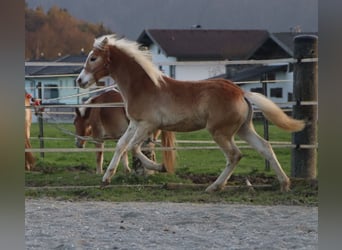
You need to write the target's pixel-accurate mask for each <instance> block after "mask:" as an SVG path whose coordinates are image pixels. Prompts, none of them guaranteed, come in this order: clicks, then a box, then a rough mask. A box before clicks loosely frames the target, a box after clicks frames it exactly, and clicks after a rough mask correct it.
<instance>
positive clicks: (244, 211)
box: [25, 199, 318, 249]
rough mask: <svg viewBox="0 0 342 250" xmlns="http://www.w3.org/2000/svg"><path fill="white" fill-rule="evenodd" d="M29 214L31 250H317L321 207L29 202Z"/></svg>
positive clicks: (27, 227)
mask: <svg viewBox="0 0 342 250" xmlns="http://www.w3.org/2000/svg"><path fill="white" fill-rule="evenodd" d="M75 211H77V213H75ZM25 214H26V216H25V241H26V249H318V208H317V207H305V206H279V205H278V206H252V205H239V204H224V203H220V204H217V203H216V204H193V203H165V202H161V203H160V202H158V203H150V202H149V203H146V202H138V203H137V202H128V203H117V202H93V201H83V202H76V201H74V202H70V201H57V200H52V199H38V200H37V199H26V204H25ZM275 218H277V219H276V220H275Z"/></svg>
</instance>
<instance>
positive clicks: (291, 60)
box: [25, 58, 318, 67]
mask: <svg viewBox="0 0 342 250" xmlns="http://www.w3.org/2000/svg"><path fill="white" fill-rule="evenodd" d="M298 62H301V63H306V62H318V58H302V59H300V60H299V59H294V58H284V59H267V60H232V61H231V60H220V61H196V62H154V64H155V65H157V66H159V65H160V66H171V65H175V66H185V65H194V66H202V65H209V66H212V65H236V64H241V65H242V64H244V65H246V64H289V63H298ZM25 66H37V67H47V66H84V62H83V63H72V62H25Z"/></svg>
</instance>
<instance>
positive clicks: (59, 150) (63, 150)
mask: <svg viewBox="0 0 342 250" xmlns="http://www.w3.org/2000/svg"><path fill="white" fill-rule="evenodd" d="M271 145H272V147H273V148H298V147H300V148H318V145H309V144H301V145H300V146H298V145H293V144H283V145H282V144H272V143H271ZM239 148H240V149H252V147H251V146H249V145H239ZM217 149H220V147H218V146H202V147H201V146H186V147H179V146H177V147H156V148H154V149H153V150H155V151H166V150H217ZM142 150H149V148H142ZM114 151H115V148H29V149H25V152H32V153H38V152H40V153H41V152H44V153H67V152H68V153H77V152H114Z"/></svg>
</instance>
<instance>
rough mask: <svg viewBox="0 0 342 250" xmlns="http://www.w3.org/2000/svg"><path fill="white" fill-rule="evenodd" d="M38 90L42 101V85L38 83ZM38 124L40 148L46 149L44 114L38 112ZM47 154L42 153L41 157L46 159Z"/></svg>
mask: <svg viewBox="0 0 342 250" xmlns="http://www.w3.org/2000/svg"><path fill="white" fill-rule="evenodd" d="M37 88H38V98H39V99H40V100H42V83H41V82H38V85H37ZM38 124H39V135H38V137H39V145H40V148H44V139H43V138H44V120H43V113H42V112H38ZM44 156H45V154H44V152H40V157H42V158H44Z"/></svg>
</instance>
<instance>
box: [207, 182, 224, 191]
mask: <svg viewBox="0 0 342 250" xmlns="http://www.w3.org/2000/svg"><path fill="white" fill-rule="evenodd" d="M222 189H223V186H222V187H221V186H219V185H216V184H211V185H210V186H209V187H207V188H206V189H205V192H207V193H212V192H216V191H220V190H222Z"/></svg>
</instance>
